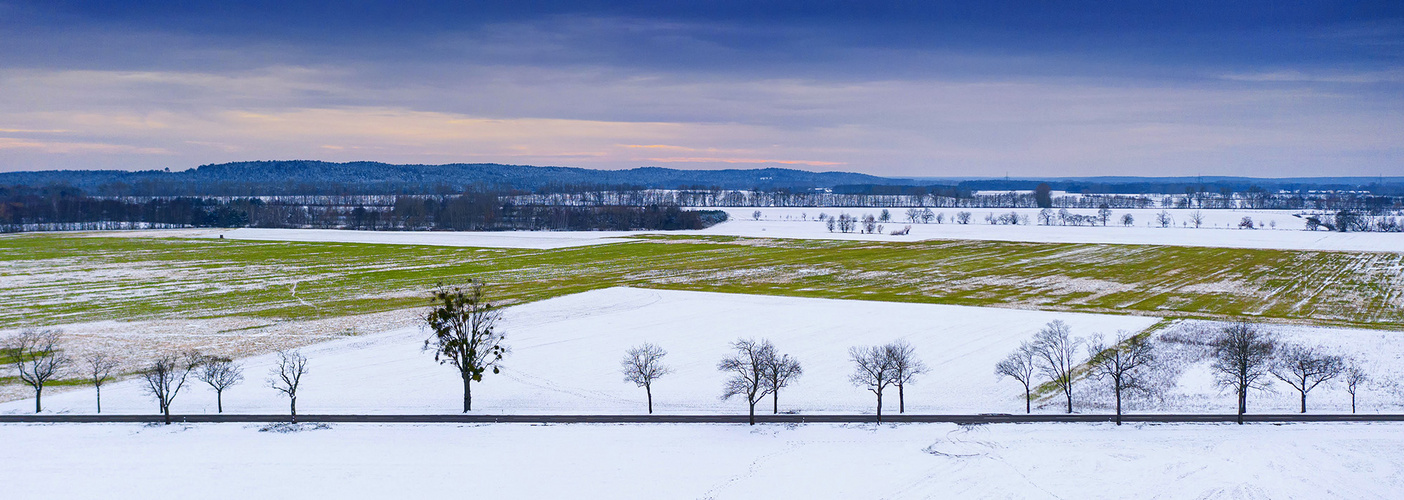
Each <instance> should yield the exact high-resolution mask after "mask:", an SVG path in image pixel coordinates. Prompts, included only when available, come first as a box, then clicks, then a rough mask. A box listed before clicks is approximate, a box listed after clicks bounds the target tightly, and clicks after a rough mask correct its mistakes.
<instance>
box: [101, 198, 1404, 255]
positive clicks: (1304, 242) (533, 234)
mask: <svg viewBox="0 0 1404 500" xmlns="http://www.w3.org/2000/svg"><path fill="white" fill-rule="evenodd" d="M723 210H725V211H726V212H727V213H728V214H729V215H730V220H729V221H727V222H724V223H721V224H718V225H715V226H712V227H709V228H707V229H703V230H697V231H668V232H666V234H680V235H714V236H747V237H770V238H800V239H843V240H863V241H922V240H931V239H964V240H989V241H1021V242H1034V243H1104V244H1144V245H1171V246H1207V247H1224V248H1264V249H1279V250H1340V251H1363V252H1404V234H1400V233H1335V232H1328V231H1304V230H1303V228H1304V227H1305V226H1304V222H1303V220H1302V219H1299V218H1296V217H1293V216H1292V215H1293V214H1294V213H1296V212H1292V211H1282V210H1277V211H1272V210H1259V211H1248V210H1203V211H1202V213H1203V215H1204V217H1205V221H1204V225H1203V227H1200V228H1195V227H1193V225H1192V224H1191V223H1190V222H1189V221H1190V214H1191V213H1192V212H1195V211H1194V210H1175V209H1171V210H1166V211H1167V212H1169V213H1170V214H1171V217H1172V218H1173V219H1174V222H1173V224H1172V227H1169V228H1161V227H1158V226H1157V227H1151V226H1152V225H1154V221H1155V217H1156V214H1158V213H1160V212H1161V210H1159V209H1136V210H1113V211H1112V213H1113V215H1112V218H1113V221H1112V223H1111V224H1110V225H1108V226H1106V227H1101V226H1098V227H1085V226H1084V227H1074V226H1039V225H1037V222H1038V210H1036V209H933V211H935V212H936V213H940V214H943V215H945V218H946V223H944V224H911V223H909V222H906V216H905V213H906V209H905V208H891V209H888V210H889V211H890V212H891V215H892V222H888V223H885V224H883V234H857V233H848V234H844V233H839V232H837V231H835V232H830V231H829V230H828V229H827V228H826V227H825V226H824V223H822V222H819V221H818V220H817V219H816V217H818V215H819V214H821V213H823V214H826V215H832V216H837V215H838V214H843V213H846V214H850V215H853V216H856V217H862V216H863V215H867V214H872V215H874V216H876V215H878V214H879V213H881V211H882V209H881V208H726V209H723ZM756 211H760V212H761V218H760V220H756V219H755V218H754V217H753V213H754V212H756ZM960 211H969V212H971V214H972V216H971V222H970V224H956V223H955V221H954V217H955V214H956V213H957V212H960ZM1010 212H1016V213H1019V214H1020V215H1023V216H1026V217H1027V218H1028V219H1029V221H1030V222H1031V225H1012V226H1010V225H991V224H988V223H986V222H985V216H986V215H988V214H994V215H995V216H998V215H1000V214H1006V213H1010ZM1070 212H1072V213H1075V214H1082V215H1095V214H1096V210H1091V209H1076V210H1070ZM1127 213H1129V214H1132V216H1133V217H1134V218H1135V221H1136V222H1135V224H1134V225H1133V226H1131V227H1124V226H1122V225H1121V224H1120V223H1119V222H1118V221H1119V220H1120V218H1121V216H1122V214H1127ZM1245 216H1246V217H1252V218H1253V220H1254V221H1259V222H1263V223H1264V224H1273V223H1275V224H1276V228H1272V227H1271V226H1264V227H1263V228H1262V229H1255V230H1244V229H1238V223H1239V221H1240V220H1241V219H1242V218H1243V217H1245ZM908 225H910V226H912V229H911V233H910V234H908V235H905V236H893V235H890V234H887V233H890V232H892V231H894V230H898V229H901V228H903V227H904V226H908ZM94 234H97V235H102V236H167V237H200V238H218V237H219V236H220V235H223V236H224V237H225V238H232V239H245V240H261V241H268V240H271V241H309V242H345V243H383V244H401V245H440V246H467V247H490V248H532V249H551V248H565V247H573V246H584V245H597V244H604V243H614V242H619V241H625V240H623V239H622V238H626V237H629V236H637V235H640V234H662V233H661V232H658V231H497V232H447V231H412V232H410V231H348V230H337V229H259V228H241V229H222V230H186V229H180V230H154V231H109V232H102V233H94Z"/></svg>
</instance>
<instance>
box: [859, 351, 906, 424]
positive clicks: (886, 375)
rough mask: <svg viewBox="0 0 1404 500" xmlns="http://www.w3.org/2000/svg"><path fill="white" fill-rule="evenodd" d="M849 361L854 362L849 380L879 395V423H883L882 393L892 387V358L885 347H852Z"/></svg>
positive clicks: (893, 376)
mask: <svg viewBox="0 0 1404 500" xmlns="http://www.w3.org/2000/svg"><path fill="white" fill-rule="evenodd" d="M848 359H850V360H852V361H853V374H852V375H850V376H849V377H848V380H849V381H850V382H852V383H853V385H855V386H858V387H862V388H864V389H867V390H869V391H872V393H873V394H876V395H877V421H878V422H879V423H881V422H882V393H883V391H884V390H886V389H887V386H889V385H892V382H893V380H892V379H893V378H895V375H894V374H893V369H892V358H890V357H888V355H887V349H884V348H883V346H869V347H850V348H849V349H848Z"/></svg>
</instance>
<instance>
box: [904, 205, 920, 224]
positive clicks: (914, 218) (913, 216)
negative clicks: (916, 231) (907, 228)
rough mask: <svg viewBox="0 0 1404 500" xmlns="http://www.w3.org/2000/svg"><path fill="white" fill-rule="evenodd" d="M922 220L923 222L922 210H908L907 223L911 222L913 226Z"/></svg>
mask: <svg viewBox="0 0 1404 500" xmlns="http://www.w3.org/2000/svg"><path fill="white" fill-rule="evenodd" d="M920 220H921V210H917V209H915V208H908V209H907V222H910V223H912V224H916V223H917V222H918V221H920Z"/></svg>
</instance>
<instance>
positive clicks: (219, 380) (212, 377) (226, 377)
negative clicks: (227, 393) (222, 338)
mask: <svg viewBox="0 0 1404 500" xmlns="http://www.w3.org/2000/svg"><path fill="white" fill-rule="evenodd" d="M195 378H197V379H200V381H201V382H204V383H206V384H208V385H209V386H210V388H211V389H214V391H215V407H216V408H217V409H218V410H219V412H220V413H224V390H225V389H228V388H230V387H232V386H233V385H234V384H237V383H239V382H243V381H244V367H242V366H239V364H238V363H235V362H234V360H232V359H229V358H225V357H220V356H207V357H206V358H205V360H204V362H202V363H200V367H199V368H197V369H196V370H195Z"/></svg>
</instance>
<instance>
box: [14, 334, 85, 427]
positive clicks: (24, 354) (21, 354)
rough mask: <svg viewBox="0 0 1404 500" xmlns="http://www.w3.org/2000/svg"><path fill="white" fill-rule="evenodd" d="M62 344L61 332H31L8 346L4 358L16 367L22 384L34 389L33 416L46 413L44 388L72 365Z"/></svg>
mask: <svg viewBox="0 0 1404 500" xmlns="http://www.w3.org/2000/svg"><path fill="white" fill-rule="evenodd" d="M62 340H63V332H60V331H58V330H33V329H29V330H24V331H22V332H20V333H19V335H15V336H14V337H11V338H10V339H9V341H8V342H6V345H5V355H6V357H8V358H10V362H11V363H13V364H14V365H15V371H17V372H19V379H20V381H21V382H24V384H25V385H28V386H29V387H30V388H32V389H34V413H39V412H40V411H41V410H42V409H43V405H42V404H41V401H42V399H43V396H44V385H45V384H48V383H49V381H50V380H53V379H54V378H55V377H57V376H58V375H59V373H61V372H62V371H63V370H64V369H65V368H68V366H69V365H70V364H72V360H71V359H69V358H68V356H65V355H64V354H63V350H62V349H61V348H60V347H59V344H61V343H62Z"/></svg>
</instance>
